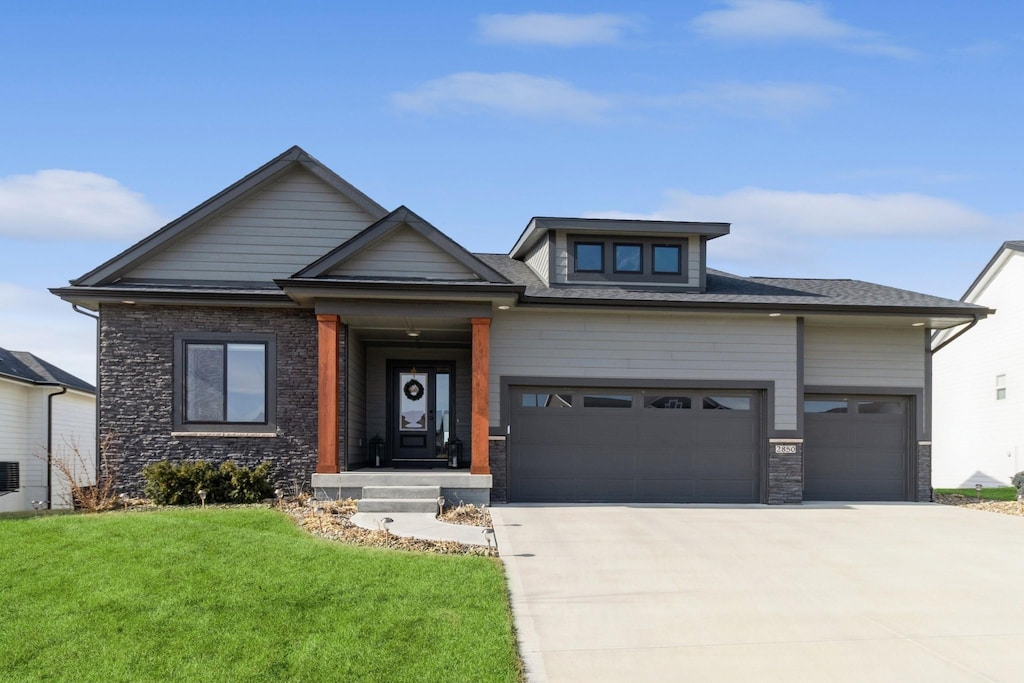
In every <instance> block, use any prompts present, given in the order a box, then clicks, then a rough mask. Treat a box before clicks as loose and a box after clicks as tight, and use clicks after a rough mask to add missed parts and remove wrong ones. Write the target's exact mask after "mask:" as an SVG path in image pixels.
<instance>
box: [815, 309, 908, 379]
mask: <svg viewBox="0 0 1024 683" xmlns="http://www.w3.org/2000/svg"><path fill="white" fill-rule="evenodd" d="M925 334H926V332H925V331H924V330H923V329H920V328H914V327H907V328H885V327H845V326H836V327H830V326H818V325H812V324H808V325H806V326H805V327H804V384H805V385H824V386H836V387H912V388H924V385H925V351H924V350H925Z"/></svg>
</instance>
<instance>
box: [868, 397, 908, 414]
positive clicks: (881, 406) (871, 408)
mask: <svg viewBox="0 0 1024 683" xmlns="http://www.w3.org/2000/svg"><path fill="white" fill-rule="evenodd" d="M857 412H858V413H860V414H861V415H902V414H903V401H901V400H898V399H889V400H886V399H882V398H876V399H870V400H864V401H857Z"/></svg>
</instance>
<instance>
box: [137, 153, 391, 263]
mask: <svg viewBox="0 0 1024 683" xmlns="http://www.w3.org/2000/svg"><path fill="white" fill-rule="evenodd" d="M372 222H373V219H372V218H371V217H370V216H369V215H368V214H367V213H365V212H364V211H363V210H362V209H360V208H359V207H358V206H357V205H356V204H354V203H353V202H351V201H350V200H348V199H346V198H345V197H344V196H342V195H341V194H340V193H339V192H338V191H337V190H335V189H334V188H332V187H331V186H329V185H328V184H327V183H325V182H324V181H322V180H320V179H319V178H317V177H316V176H314V175H313V174H311V173H309V172H308V171H305V170H302V169H295V170H293V171H292V172H291V173H289V174H287V175H286V176H284V177H283V178H281V179H280V180H278V181H276V182H275V183H274V184H273V185H272V186H270V187H268V188H267V189H265V190H263V191H261V192H259V193H257V194H255V195H253V196H251V197H247V198H245V199H243V200H241V201H240V202H239V203H238V204H237V205H235V206H234V207H232V208H231V209H229V210H227V211H226V212H224V213H222V214H221V215H219V216H217V217H216V218H214V219H212V220H211V221H210V222H209V223H207V224H206V225H203V226H200V227H199V228H197V229H195V230H193V231H192V232H191V233H190V234H188V235H185V236H183V237H181V238H179V239H178V240H176V241H174V242H172V243H171V244H170V245H169V246H168V247H167V248H165V249H164V250H162V251H160V252H159V253H157V254H156V255H154V256H153V257H151V258H150V259H148V260H147V261H146V262H145V263H142V264H140V265H139V266H138V267H137V268H135V269H134V270H132V271H130V272H129V273H126V274H125V277H130V278H147V279H170V280H227V281H232V280H234V281H252V282H256V281H264V280H272V279H274V278H283V277H289V276H291V275H293V274H294V273H295V272H297V271H299V270H301V269H302V268H304V267H305V266H307V265H309V264H310V263H312V262H313V261H315V260H316V259H318V258H320V257H321V256H323V255H324V254H326V253H327V252H329V251H330V250H332V249H334V248H335V247H337V246H338V245H340V244H342V243H343V242H345V241H347V240H348V239H349V238H351V237H352V236H354V235H356V234H357V233H359V232H360V231H361V230H363V229H364V228H366V227H367V226H369V225H370V224H371V223H372Z"/></svg>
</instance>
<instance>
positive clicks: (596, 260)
mask: <svg viewBox="0 0 1024 683" xmlns="http://www.w3.org/2000/svg"><path fill="white" fill-rule="evenodd" d="M575 255H576V272H577V273H602V272H604V244H603V243H601V242H576V246H575Z"/></svg>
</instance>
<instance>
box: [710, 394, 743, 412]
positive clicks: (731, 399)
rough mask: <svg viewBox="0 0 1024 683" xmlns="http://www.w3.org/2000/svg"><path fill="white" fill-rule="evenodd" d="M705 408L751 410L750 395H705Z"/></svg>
mask: <svg viewBox="0 0 1024 683" xmlns="http://www.w3.org/2000/svg"><path fill="white" fill-rule="evenodd" d="M701 407H702V408H703V409H704V410H734V411H743V412H750V397H749V396H705V397H704V401H703V404H702V406H701Z"/></svg>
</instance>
